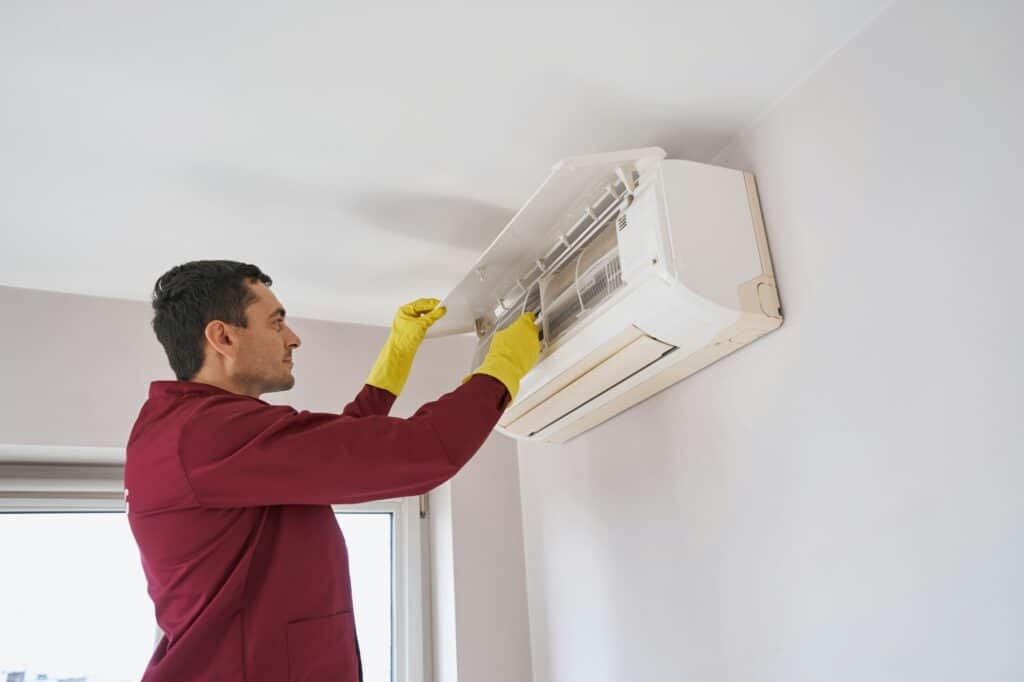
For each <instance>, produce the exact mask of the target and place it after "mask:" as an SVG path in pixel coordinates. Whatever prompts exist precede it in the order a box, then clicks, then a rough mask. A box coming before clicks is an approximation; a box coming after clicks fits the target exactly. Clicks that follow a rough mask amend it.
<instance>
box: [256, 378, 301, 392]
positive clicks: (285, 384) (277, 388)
mask: <svg viewBox="0 0 1024 682" xmlns="http://www.w3.org/2000/svg"><path fill="white" fill-rule="evenodd" d="M294 385H295V377H293V376H291V375H288V377H287V378H284V379H281V380H280V381H276V382H274V383H272V384H268V385H267V386H266V387H265V388H264V390H263V392H264V393H280V392H281V391H288V390H291V388H292V386H294Z"/></svg>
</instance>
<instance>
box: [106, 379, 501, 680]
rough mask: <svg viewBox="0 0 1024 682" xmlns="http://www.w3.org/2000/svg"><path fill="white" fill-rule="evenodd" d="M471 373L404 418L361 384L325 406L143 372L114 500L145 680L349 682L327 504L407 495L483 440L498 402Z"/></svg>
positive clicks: (349, 635) (348, 640)
mask: <svg viewBox="0 0 1024 682" xmlns="http://www.w3.org/2000/svg"><path fill="white" fill-rule="evenodd" d="M507 395H508V394H507V392H506V390H505V387H504V386H503V385H502V384H501V383H500V382H499V381H497V380H496V379H493V378H491V377H489V376H484V375H477V376H474V377H473V378H472V379H470V380H469V381H468V382H466V383H465V384H463V385H462V386H461V387H459V388H458V389H456V390H455V391H453V392H451V393H449V394H447V395H445V396H442V397H441V398H439V399H438V400H437V401H435V402H432V403H428V404H426V405H424V406H423V407H421V408H420V409H419V410H418V411H417V412H416V414H415V415H413V416H412V417H410V418H408V419H398V418H395V417H388V416H387V413H388V411H389V410H390V409H391V405H392V403H394V400H395V396H393V395H391V394H390V393H388V392H387V391H384V390H382V389H379V388H375V387H373V386H365V387H364V388H363V390H362V391H361V392H360V393H359V395H358V396H357V397H356V399H355V400H354V401H353V402H352V403H351V404H349V405H348V406H347V407H346V408H345V410H344V411H343V412H342V413H341V414H340V415H337V414H323V413H315V412H305V411H303V412H296V411H295V410H294V409H292V408H291V407H284V406H274V405H270V404H268V403H265V402H263V401H262V400H259V399H256V398H249V397H246V396H241V395H237V394H234V393H230V392H228V391H224V390H221V389H219V388H216V387H214V386H209V385H207V384H200V383H193V382H188V381H155V382H153V383H152V385H151V386H150V390H149V400H147V401H146V403H145V405H143V407H142V410H141V412H140V413H139V417H138V420H137V421H136V423H135V427H134V428H133V429H132V433H131V437H130V440H129V442H128V452H127V461H126V464H125V489H126V490H125V495H126V498H127V500H128V521H129V523H130V525H131V529H132V533H133V534H134V535H135V540H136V542H137V543H138V545H139V553H140V555H141V557H142V566H143V569H144V570H145V573H146V580H147V582H148V584H149V595H150V597H151V598H152V599H153V602H154V604H155V606H156V620H157V624H158V625H159V626H160V628H161V629H162V630H163V631H164V633H165V635H164V637H163V638H162V639H161V640H160V643H159V644H158V645H157V647H156V650H155V651H154V653H153V657H152V659H151V660H150V662H149V666H148V667H147V669H146V673H145V675H144V677H143V680H144V682H198V681H200V680H203V681H205V680H209V681H210V682H213V681H216V682H234V681H239V682H243V681H244V682H263V681H267V682H286V681H295V682H298V681H299V680H302V681H309V682H313V681H316V682H320V681H324V682H326V681H330V682H356V680H358V679H359V676H360V674H361V673H360V669H359V654H358V645H357V642H356V633H355V622H354V621H353V617H352V594H351V587H350V584H349V572H348V554H347V552H346V549H345V540H344V538H343V537H342V534H341V530H340V529H339V528H338V523H337V521H336V519H335V516H334V512H333V510H332V509H331V507H330V505H331V504H340V503H353V502H365V501H367V500H378V499H383V498H392V497H402V496H406V495H418V494H422V493H425V492H427V491H428V490H430V489H432V488H434V487H435V486H437V485H439V484H441V483H443V482H445V481H447V480H448V479H449V478H451V477H452V476H453V475H455V473H456V472H457V471H458V470H459V469H460V468H461V467H462V466H463V465H464V464H465V463H466V462H467V461H468V460H469V459H470V457H472V456H473V454H474V453H475V452H476V451H477V450H478V449H479V448H480V446H481V445H482V444H483V442H484V440H485V439H486V438H487V436H488V434H489V433H490V432H491V429H492V428H493V427H494V424H495V423H496V422H497V420H498V417H499V416H500V415H501V410H502V407H503V406H504V404H505V402H506V399H507Z"/></svg>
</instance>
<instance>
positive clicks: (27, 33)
mask: <svg viewBox="0 0 1024 682" xmlns="http://www.w3.org/2000/svg"><path fill="white" fill-rule="evenodd" d="M366 4H374V6H373V7H365V6H361V5H355V4H353V3H342V2H327V1H309V0H306V1H303V2H295V1H292V2H283V1H282V2H276V3H260V4H259V5H260V6H257V3H251V2H245V1H243V0H230V1H228V2H217V3H170V2H167V3H142V2H137V1H136V0H124V1H121V2H91V3H77V2H65V3H51V2H36V1H34V0H25V1H21V0H18V1H12V0H5V2H3V4H2V5H0V98H2V100H0V182H2V185H3V191H2V193H0V229H2V240H0V284H2V285H9V286H17V287H27V288H34V289H46V290H52V291H66V292H76V293H84V294H93V295H99V296H111V297H117V298H131V299H139V300H147V299H148V295H149V291H150V289H151V288H152V284H153V282H154V280H155V279H156V278H157V276H159V275H160V274H161V273H162V272H164V271H165V270H166V269H167V268H169V267H170V266H172V265H175V264H177V263H180V262H184V261H186V260H193V259H200V258H228V259H233V260H243V261H249V262H253V263H256V264H258V265H259V266H260V267H262V268H263V269H264V270H265V271H266V272H268V273H269V274H270V275H271V276H272V277H274V279H275V290H276V291H277V294H278V296H279V297H280V298H281V299H282V301H284V303H285V305H286V306H287V307H288V309H289V313H290V314H292V315H297V316H304V317H314V318H321V319H331V320H345V321H355V322H369V323H376V324H386V323H388V321H389V320H390V318H391V316H392V314H393V312H394V309H395V307H396V306H397V305H399V304H400V303H403V302H405V301H406V300H407V299H410V298H414V297H416V296H421V295H424V296H437V297H441V296H443V295H444V294H445V293H447V292H448V291H449V290H450V289H451V288H452V287H453V286H454V285H455V284H456V283H457V282H458V281H459V280H460V279H461V277H462V275H463V274H464V273H465V271H466V270H467V269H468V267H469V266H470V265H471V264H472V263H473V262H474V261H475V260H476V258H477V257H478V256H479V255H480V253H481V252H482V250H483V249H484V248H485V247H486V246H487V245H488V244H489V243H490V241H491V239H492V238H493V237H494V236H495V235H496V234H497V233H498V232H499V231H500V230H501V228H502V227H503V226H504V224H505V222H506V221H507V220H508V218H510V217H511V215H512V213H513V212H514V211H515V209H517V208H518V206H519V205H520V204H521V203H522V202H523V201H524V200H525V199H526V198H527V197H528V196H529V195H530V193H531V192H532V191H533V190H534V189H535V188H536V186H537V185H539V184H540V182H541V181H542V180H543V179H544V177H545V176H546V175H547V172H548V170H549V168H550V166H551V165H552V164H553V163H554V162H555V161H557V160H558V159H560V158H562V157H565V156H571V155H576V154H586V153H595V152H602V151H611V150H616V149H623V148H630V147H643V146H649V145H657V146H661V147H664V148H665V149H666V150H667V151H668V152H669V155H670V156H676V157H683V158H691V159H697V160H708V159H710V158H711V157H712V156H713V155H714V153H715V152H717V151H718V150H719V149H720V148H721V147H722V146H723V145H724V143H725V142H726V141H727V140H728V139H729V137H730V136H731V135H732V134H735V133H736V132H737V131H739V130H741V129H742V128H743V127H744V126H746V125H748V124H749V123H750V122H751V121H752V120H753V119H754V118H755V117H756V116H757V115H758V114H760V113H762V112H763V111H764V110H765V109H766V108H768V107H769V106H770V105H771V104H772V102H773V101H775V100H776V99H777V98H779V97H780V96H781V95H783V94H784V93H785V91H786V90H787V89H788V88H790V87H791V86H793V85H794V84H795V83H796V82H797V81H799V80H800V79H801V78H802V77H803V76H805V75H807V73H808V72H809V71H810V70H812V69H813V68H814V67H815V65H817V64H818V63H820V62H821V61H822V60H823V59H824V58H826V57H827V56H828V55H829V54H830V53H831V52H832V51H833V50H835V49H836V48H837V47H839V46H840V45H842V44H843V43H844V42H846V41H847V40H848V39H849V38H850V37H852V35H854V34H855V33H856V32H857V31H858V30H859V29H860V28H862V27H863V26H864V25H865V24H866V23H868V22H869V21H870V20H871V19H872V18H873V17H874V16H875V15H876V14H877V13H878V12H879V11H880V10H881V9H882V8H883V7H884V6H885V5H886V4H888V0H779V1H777V2H772V3H767V2H753V1H752V0H748V1H744V0H719V1H718V2H697V1H693V0H691V1H677V2H664V3H656V2H648V1H644V0H633V1H632V2H620V3H618V4H617V5H611V4H607V3H606V4H607V6H604V7H589V8H588V7H584V6H583V5H577V6H571V5H565V4H563V5H559V6H558V7H555V6H553V5H551V4H548V3H546V4H545V5H544V6H543V7H540V6H537V7H524V6H520V7H515V8H512V7H510V6H505V7H502V6H498V5H494V6H491V7H487V8H484V7H483V6H482V5H481V4H479V3H478V4H476V5H475V6H473V7H458V6H455V5H450V4H446V5H445V6H437V7H431V8H427V7H423V6H417V7H414V8H407V7H397V6H391V7H385V6H384V5H379V4H375V3H366ZM58 5H60V6H59V7H58ZM184 5H193V6H192V7H189V6H184Z"/></svg>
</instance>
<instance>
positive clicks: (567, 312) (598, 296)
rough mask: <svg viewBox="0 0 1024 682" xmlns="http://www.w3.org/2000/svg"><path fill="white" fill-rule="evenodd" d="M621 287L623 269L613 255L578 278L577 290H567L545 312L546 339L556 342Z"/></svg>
mask: <svg viewBox="0 0 1024 682" xmlns="http://www.w3.org/2000/svg"><path fill="white" fill-rule="evenodd" d="M621 286H622V269H621V267H620V265H619V255H618V253H617V252H612V253H611V254H610V257H608V258H607V259H605V260H603V261H602V262H599V263H598V264H597V265H596V266H595V267H593V268H592V269H591V270H590V271H589V272H588V273H586V275H584V276H583V277H580V279H579V280H578V281H577V286H575V287H570V288H569V289H567V290H566V292H565V293H564V294H563V295H562V296H560V297H559V300H557V301H555V303H554V304H553V305H552V306H551V307H550V308H549V310H547V311H546V313H545V316H546V318H547V328H548V337H549V338H550V339H551V340H552V341H553V340H555V339H557V338H558V337H559V336H561V335H562V334H564V333H565V332H566V330H568V329H569V327H571V326H572V324H573V323H574V322H576V320H577V319H579V318H580V317H582V316H583V315H584V314H585V313H587V312H589V311H591V310H593V309H594V308H596V307H597V306H598V305H600V304H601V302H602V301H604V300H605V299H607V298H608V297H609V296H611V295H612V294H613V293H615V291H616V290H618V289H619V288H620V287H621ZM581 299H582V303H583V305H582V307H581V306H580V302H581Z"/></svg>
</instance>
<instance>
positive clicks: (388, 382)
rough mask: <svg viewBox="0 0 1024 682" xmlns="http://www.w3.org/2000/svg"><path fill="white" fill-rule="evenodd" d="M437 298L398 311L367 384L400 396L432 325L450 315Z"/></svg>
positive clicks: (406, 306) (411, 304)
mask: <svg viewBox="0 0 1024 682" xmlns="http://www.w3.org/2000/svg"><path fill="white" fill-rule="evenodd" d="M440 303H441V301H439V300H437V299H436V298H418V299H416V300H415V301H413V302H412V303H407V304H405V305H403V306H402V307H401V308H399V309H398V312H397V313H396V314H395V320H394V322H393V323H392V324H391V335H390V336H388V340H387V343H385V344H384V347H383V348H381V350H380V355H378V356H377V362H375V363H374V365H373V369H371V370H370V376H369V377H367V379H366V383H368V384H370V385H371V386H376V387H377V388H383V389H384V390H385V391H389V392H391V393H393V394H394V395H399V394H400V393H401V392H402V389H403V388H404V387H405V380H406V379H408V378H409V372H410V371H411V370H412V361H413V359H414V358H415V357H416V351H417V349H419V347H420V343H421V342H422V341H423V337H424V336H426V334H427V330H428V329H430V325H432V324H434V323H435V322H437V321H438V320H440V319H441V318H442V317H444V314H445V313H446V312H447V310H446V309H445V308H443V307H442V306H441V305H440Z"/></svg>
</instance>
